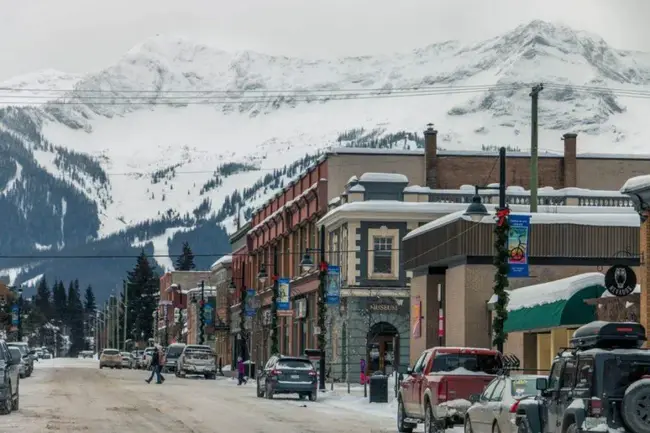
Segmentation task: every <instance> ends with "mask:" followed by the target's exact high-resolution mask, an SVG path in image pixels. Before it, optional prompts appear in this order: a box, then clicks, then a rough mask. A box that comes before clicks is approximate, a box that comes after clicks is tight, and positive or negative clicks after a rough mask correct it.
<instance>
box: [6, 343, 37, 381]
mask: <svg viewBox="0 0 650 433" xmlns="http://www.w3.org/2000/svg"><path fill="white" fill-rule="evenodd" d="M7 346H9V347H16V348H18V350H20V353H21V355H22V358H21V359H20V377H21V378H25V377H29V376H31V375H32V372H33V371H34V358H32V356H31V355H30V354H29V346H28V345H27V343H20V342H11V343H7Z"/></svg>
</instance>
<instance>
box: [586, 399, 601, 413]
mask: <svg viewBox="0 0 650 433" xmlns="http://www.w3.org/2000/svg"><path fill="white" fill-rule="evenodd" d="M587 413H588V414H589V416H591V417H593V418H599V417H600V416H601V415H602V413H603V402H602V401H601V400H600V399H595V398H594V399H591V400H588V401H587Z"/></svg>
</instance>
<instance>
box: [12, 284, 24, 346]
mask: <svg viewBox="0 0 650 433" xmlns="http://www.w3.org/2000/svg"><path fill="white" fill-rule="evenodd" d="M11 289H12V291H14V293H15V294H16V295H17V296H15V297H14V302H13V304H12V305H11V330H12V331H14V332H15V333H16V341H23V332H22V320H21V316H20V315H21V312H22V311H21V310H22V303H23V288H22V287H17V288H16V287H11Z"/></svg>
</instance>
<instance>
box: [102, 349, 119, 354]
mask: <svg viewBox="0 0 650 433" xmlns="http://www.w3.org/2000/svg"><path fill="white" fill-rule="evenodd" d="M119 354H120V352H119V350H114V349H108V350H104V355H119Z"/></svg>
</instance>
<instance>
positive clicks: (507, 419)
mask: <svg viewBox="0 0 650 433" xmlns="http://www.w3.org/2000/svg"><path fill="white" fill-rule="evenodd" d="M540 377H545V376H541V375H522V374H519V375H515V374H506V375H502V376H499V377H497V378H496V379H494V380H493V381H492V382H490V384H489V385H488V386H487V388H485V391H483V392H482V393H481V394H474V395H472V396H470V402H471V403H472V406H471V407H470V408H469V409H468V410H467V413H466V414H465V433H494V432H501V433H515V432H516V431H517V425H516V424H515V421H516V413H517V407H518V406H519V402H520V401H521V400H522V399H524V398H528V397H534V396H536V395H537V379H538V378H540Z"/></svg>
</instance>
